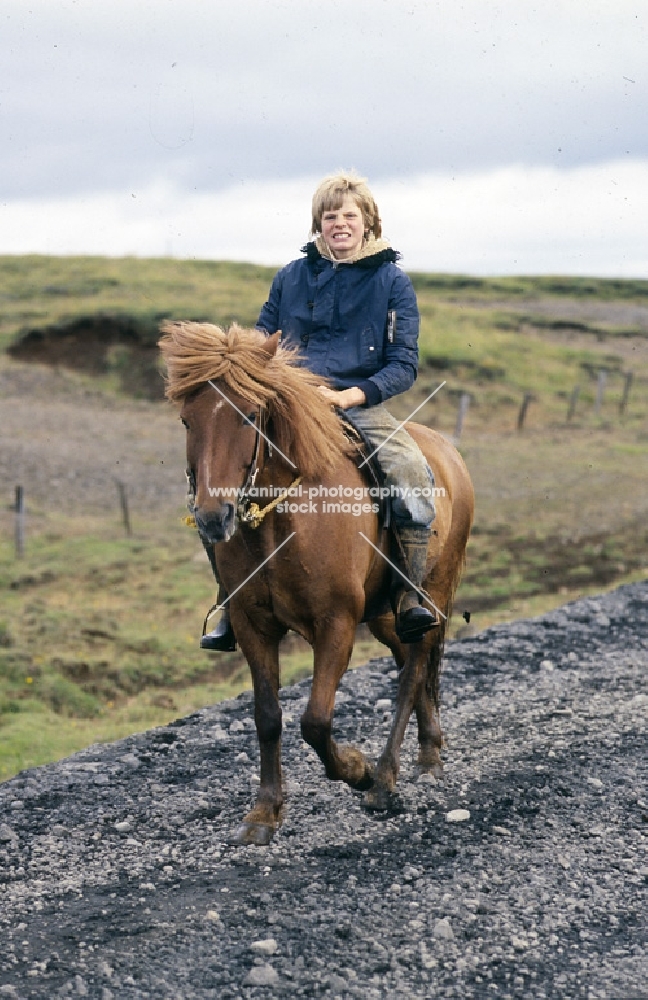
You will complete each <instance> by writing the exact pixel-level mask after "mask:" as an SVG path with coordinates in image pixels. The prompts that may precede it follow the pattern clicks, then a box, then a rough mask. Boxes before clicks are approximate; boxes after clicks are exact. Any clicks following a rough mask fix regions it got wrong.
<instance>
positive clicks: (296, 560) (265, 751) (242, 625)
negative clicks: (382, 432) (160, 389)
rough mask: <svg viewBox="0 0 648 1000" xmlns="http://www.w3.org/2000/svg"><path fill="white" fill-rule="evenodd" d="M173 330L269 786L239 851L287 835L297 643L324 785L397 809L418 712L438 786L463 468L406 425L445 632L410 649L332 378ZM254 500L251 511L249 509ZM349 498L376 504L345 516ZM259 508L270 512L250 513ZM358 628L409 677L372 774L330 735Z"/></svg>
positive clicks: (239, 838) (192, 458) (231, 335)
mask: <svg viewBox="0 0 648 1000" xmlns="http://www.w3.org/2000/svg"><path fill="white" fill-rule="evenodd" d="M162 330H163V333H164V334H165V336H163V338H162V340H161V341H160V348H161V351H162V354H163V356H164V359H165V361H166V365H167V373H168V375H167V396H168V397H169V399H171V400H172V401H175V402H179V403H181V404H182V409H181V418H182V422H183V424H184V425H185V427H186V429H187V462H188V475H189V477H190V480H191V482H192V485H193V486H194V489H195V505H194V516H195V519H196V523H197V526H198V529H199V531H200V533H201V536H202V539H203V542H204V543H205V544H206V545H207V546H208V547H212V546H213V550H212V551H213V556H214V561H215V566H216V569H217V572H218V577H219V579H220V582H221V584H222V585H223V586H224V587H225V589H226V591H227V594H229V595H230V612H231V620H232V625H233V627H234V631H235V633H236V638H237V640H238V642H239V644H240V646H241V649H242V651H243V653H244V655H245V657H246V659H247V661H248V663H249V666H250V671H251V673H252V682H253V687H254V720H255V723H256V729H257V735H258V739H259V746H260V763H261V767H260V787H259V791H258V795H257V798H256V802H255V804H254V807H253V809H252V810H251V812H249V813H248V814H247V816H245V817H244V820H243V824H242V826H241V827H240V828H239V829H238V830H237V832H236V835H235V841H236V842H237V843H241V844H245V843H248V844H266V843H268V842H269V841H270V839H271V838H272V835H273V834H274V832H275V830H276V828H277V826H278V824H279V823H280V821H281V813H282V806H283V802H284V793H283V789H282V771H281V708H280V705H279V686H280V680H279V653H278V650H279V641H280V639H281V638H282V637H283V636H284V635H285V634H286V633H287V632H288V631H289V630H290V629H292V630H293V631H295V632H298V633H299V634H300V635H302V636H304V638H305V639H306V640H307V641H308V642H309V643H310V645H311V646H312V647H313V655H314V665H313V682H312V688H311V694H310V698H309V701H308V705H307V707H306V710H305V712H304V714H303V716H302V718H301V732H302V735H303V737H304V739H305V740H306V742H307V743H309V744H310V745H311V746H312V747H313V749H314V750H315V751H316V753H317V754H318V756H319V757H320V759H321V761H322V763H323V764H324V768H325V771H326V775H327V777H329V778H331V779H333V780H341V781H345V782H347V784H348V785H350V786H351V787H352V788H355V789H359V790H361V791H364V792H365V797H364V801H365V804H366V805H367V806H368V807H369V808H374V809H384V808H387V807H388V805H389V801H390V797H391V793H392V792H393V791H394V789H395V786H396V780H397V777H398V770H399V758H400V748H401V744H402V740H403V737H404V734H405V730H406V728H407V724H408V721H409V718H410V716H411V714H412V711H414V712H415V713H416V721H417V726H418V741H419V755H418V764H419V766H420V767H421V768H422V769H423V770H424V771H428V772H431V773H433V774H435V775H440V774H441V773H442V762H441V757H440V753H439V751H440V749H441V746H442V742H443V737H442V732H441V726H440V721H439V671H440V662H441V655H442V650H443V638H444V632H445V627H446V623H447V618H448V616H449V614H450V608H451V603H452V598H453V595H454V592H455V589H456V587H457V583H458V581H459V576H460V572H461V569H462V566H463V562H464V553H465V548H466V543H467V541H468V535H469V533H470V526H471V522H472V515H473V490H472V485H471V482H470V477H469V475H468V471H467V469H466V467H465V465H464V463H463V460H462V459H461V456H460V455H459V453H458V452H457V451H456V450H455V448H454V447H453V446H452V445H451V444H450V443H449V442H448V441H447V440H446V439H445V438H443V437H442V436H441V435H440V434H437V433H436V432H435V431H433V430H430V429H429V428H427V427H423V426H420V425H417V424H409V425H408V426H407V429H408V431H409V433H410V434H411V435H412V437H413V438H414V439H415V441H416V442H417V443H418V445H419V446H420V448H421V449H422V451H423V453H424V454H425V456H426V458H427V460H428V462H429V463H430V466H431V468H432V470H433V472H434V478H435V481H436V486H437V488H438V489H439V488H440V489H439V491H440V492H442V495H441V496H439V498H438V499H437V501H436V504H437V516H436V520H435V522H434V531H433V533H432V534H431V536H430V544H429V549H428V572H427V574H426V579H425V588H426V592H427V595H428V597H429V598H430V600H431V602H432V603H433V604H434V606H435V607H436V608H437V609H438V611H439V612H440V615H439V618H440V623H441V624H440V626H439V627H438V628H434V629H432V630H431V631H429V632H428V633H427V634H426V635H425V637H424V638H423V639H422V640H421V641H419V642H416V643H413V644H411V645H403V644H402V643H401V642H400V641H399V640H398V638H397V636H396V632H395V629H394V616H393V614H392V612H391V609H390V608H389V600H388V595H389V584H390V575H391V572H392V570H391V568H390V565H389V563H388V562H387V557H388V555H389V552H390V549H389V538H388V534H389V533H388V532H387V531H385V530H383V528H382V526H381V523H380V519H379V517H378V516H377V514H376V513H375V508H374V504H373V503H371V502H366V501H367V499H368V498H369V496H370V494H369V489H368V485H369V484H368V482H367V480H366V477H365V475H364V474H363V471H361V470H360V469H359V468H358V462H357V460H356V461H354V447H353V446H352V445H350V443H349V441H348V438H347V436H346V435H345V434H344V432H343V429H342V423H341V421H340V419H339V417H338V415H337V414H336V412H335V410H334V409H333V408H332V407H331V406H330V404H329V403H327V402H326V401H325V400H324V398H323V396H322V395H321V394H320V393H319V392H318V389H317V386H318V385H319V384H321V383H322V379H321V377H320V376H316V375H314V374H312V373H311V372H309V371H308V370H306V369H305V368H304V367H302V366H301V365H300V362H299V358H298V357H297V356H296V355H295V354H294V353H293V352H292V351H289V350H286V349H284V348H282V347H280V346H279V343H278V342H279V334H274V335H273V336H271V337H268V338H266V337H265V336H264V335H263V334H262V333H260V332H259V331H255V330H244V329H241V328H240V327H237V326H233V327H231V328H230V329H229V330H228V331H223V330H221V329H220V328H219V327H216V326H211V325H209V324H199V323H190V322H182V323H167V324H165V325H164V326H163V328H162ZM355 454H356V459H357V453H355ZM243 487H244V488H245V489H244V490H243V493H245V494H246V497H247V498H246V499H245V498H244V499H243V501H241V492H242V488H243ZM288 490H291V493H287V492H286V491H288ZM340 490H341V491H342V493H341V494H340ZM356 491H357V492H356ZM344 494H346V497H347V498H348V497H351V496H352V497H360V496H362V497H363V498H364V500H365V502H359V501H356V502H346V503H345V502H344V501H340V499H339V498H340V496H341V495H344ZM252 496H254V497H255V498H258V497H259V496H260V497H262V498H263V497H266V498H267V499H265V500H263V499H262V500H261V501H260V503H259V505H258V506H257V507H256V510H255V509H254V506H253V505H251V499H252ZM336 496H337V497H338V500H337V503H334V502H333V501H332V500H331V498H332V497H336ZM271 497H272V498H274V499H270V498H271ZM259 508H260V509H259ZM345 510H346V511H347V512H346V513H344V512H343V511H345ZM255 514H257V517H256V518H255V517H254V515H255ZM361 621H368V625H369V628H370V629H371V632H372V633H373V635H374V636H376V637H377V638H378V639H380V640H381V641H382V642H383V643H385V645H387V646H388V647H389V649H390V650H391V651H392V653H393V655H394V658H395V660H396V664H397V666H398V668H399V670H400V677H399V684H398V697H397V703H396V709H395V713H394V719H393V724H392V727H391V731H390V733H389V737H388V739H387V744H386V746H385V749H384V751H383V753H382V755H381V757H380V759H379V761H378V763H377V765H376V766H375V767H374V766H372V764H371V763H370V762H369V761H368V760H367V759H366V758H365V757H364V755H363V754H362V753H361V751H360V750H358V749H357V748H355V747H352V746H339V745H338V744H336V742H335V740H334V739H333V737H332V734H331V727H332V719H333V708H334V703H335V694H336V690H337V687H338V684H339V682H340V679H341V677H342V676H343V674H344V672H345V671H346V669H347V667H348V664H349V659H350V656H351V652H352V649H353V644H354V638H355V632H356V626H357V625H358V623H359V622H361Z"/></svg>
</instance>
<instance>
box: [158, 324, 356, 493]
mask: <svg viewBox="0 0 648 1000" xmlns="http://www.w3.org/2000/svg"><path fill="white" fill-rule="evenodd" d="M162 333H163V334H164V336H163V337H162V339H161V340H160V342H159V346H160V350H161V352H162V355H163V357H164V360H165V362H166V367H167V380H166V381H167V385H166V395H167V397H168V399H170V400H171V401H172V402H181V401H182V400H183V399H184V398H185V397H186V396H188V395H190V394H191V393H193V392H196V391H197V390H198V389H200V388H201V387H202V386H204V385H205V384H206V383H207V382H208V381H212V382H217V381H220V382H221V383H222V385H223V386H227V387H228V388H229V389H230V390H231V391H232V392H234V393H236V395H238V396H241V397H243V399H246V400H247V401H248V402H250V403H253V404H254V405H256V406H262V407H265V408H266V409H267V411H268V416H269V419H270V425H269V430H270V437H271V438H272V440H274V441H275V442H276V444H277V446H278V448H280V449H281V451H283V452H284V454H286V455H287V456H288V457H289V458H290V459H291V461H292V462H294V463H295V465H296V466H297V469H298V470H299V473H300V475H302V476H303V477H304V478H305V479H317V478H319V477H320V476H322V475H324V474H325V473H327V472H329V471H330V470H331V469H332V468H333V467H334V466H335V465H336V464H337V463H338V462H339V461H340V458H341V457H342V456H343V455H346V454H349V453H350V452H351V446H350V445H349V442H348V440H347V438H346V436H345V435H344V433H343V430H342V425H341V422H340V419H339V417H338V416H337V415H336V413H335V411H334V410H333V409H332V407H331V405H330V403H327V402H326V400H325V399H324V398H323V397H322V395H321V394H320V393H319V392H318V389H317V386H318V385H321V384H322V383H323V382H325V379H323V378H322V377H321V376H320V375H315V374H313V373H312V372H310V371H308V369H306V368H303V367H301V366H300V365H299V355H298V352H296V351H294V350H290V349H287V348H284V347H278V348H277V351H276V353H275V354H271V353H270V352H269V351H268V350H267V348H266V337H265V335H264V334H263V333H261V332H260V331H259V330H248V329H244V328H243V327H240V326H237V325H236V324H233V325H232V326H230V327H229V329H228V330H223V329H221V327H219V326H214V325H212V324H210V323H192V322H177V323H170V322H167V323H164V324H163V325H162Z"/></svg>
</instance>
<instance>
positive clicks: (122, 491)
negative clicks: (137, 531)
mask: <svg viewBox="0 0 648 1000" xmlns="http://www.w3.org/2000/svg"><path fill="white" fill-rule="evenodd" d="M115 482H116V483H117V489H118V490H119V503H120V506H121V512H122V520H123V522H124V529H125V531H126V534H127V535H128V537H129V538H130V535H131V526H130V517H129V514H128V497H127V496H126V487H125V485H124V483H122V481H121V479H116V480H115Z"/></svg>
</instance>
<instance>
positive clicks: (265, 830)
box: [232, 823, 275, 847]
mask: <svg viewBox="0 0 648 1000" xmlns="http://www.w3.org/2000/svg"><path fill="white" fill-rule="evenodd" d="M274 832H275V828H274V826H271V825H270V824H269V823H241V825H240V826H239V827H238V829H237V830H236V832H235V833H234V836H233V837H232V844H235V845H236V846H237V847H244V846H246V845H252V846H253V847H267V845H268V844H269V843H270V841H271V840H272V838H273V837H274Z"/></svg>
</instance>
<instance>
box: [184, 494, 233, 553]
mask: <svg viewBox="0 0 648 1000" xmlns="http://www.w3.org/2000/svg"><path fill="white" fill-rule="evenodd" d="M194 516H195V518H196V526H197V528H198V531H199V532H200V534H201V535H202V536H203V538H204V539H205V540H206V541H207V542H210V543H211V544H212V545H214V544H216V543H217V542H222V541H224V540H226V539H227V538H229V537H230V535H231V534H232V528H233V525H234V504H231V503H224V504H222V506H221V507H219V508H218V510H210V511H203V510H200V509H198V510H196V511H194Z"/></svg>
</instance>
